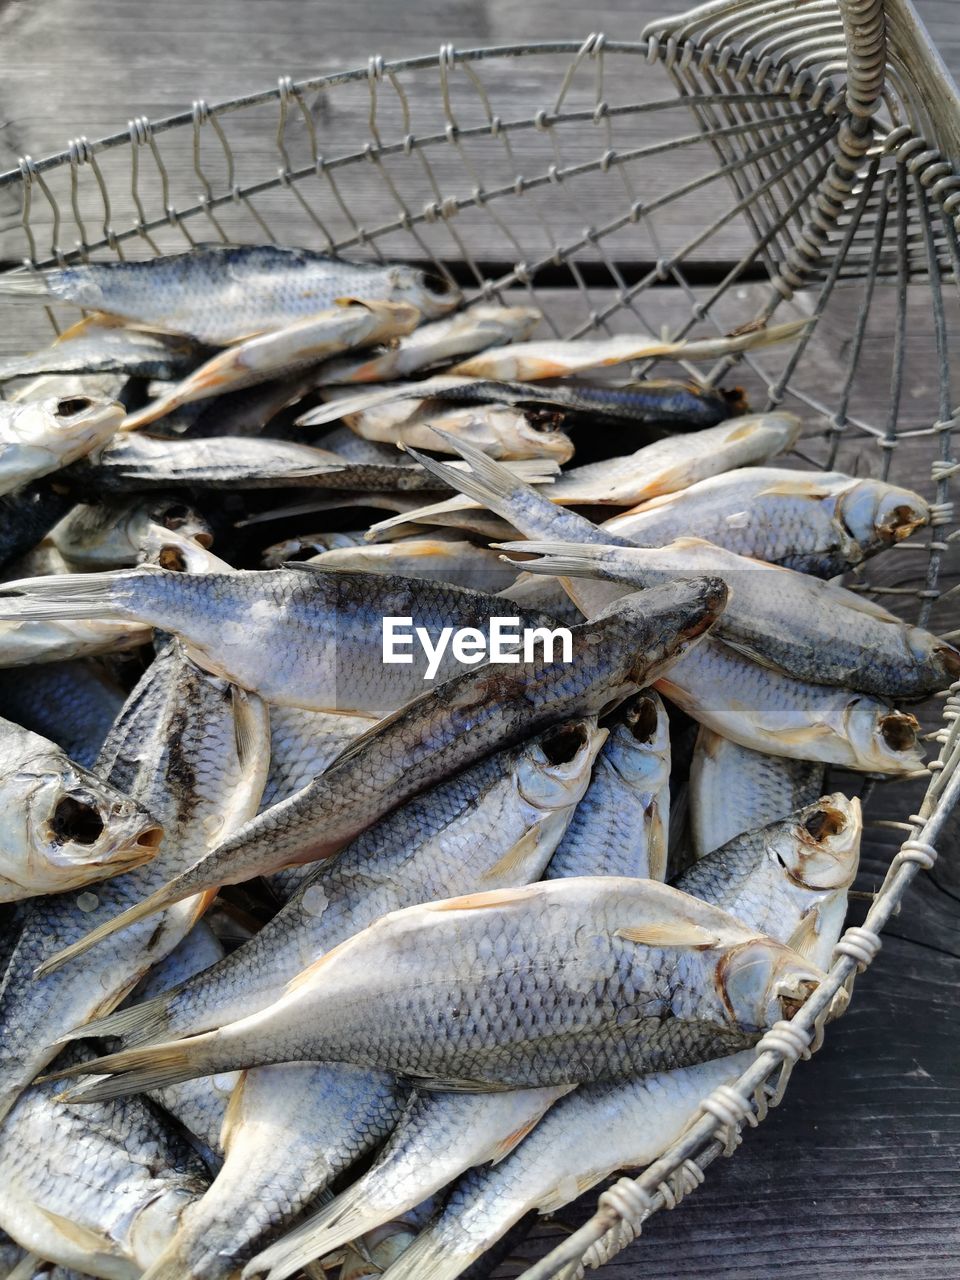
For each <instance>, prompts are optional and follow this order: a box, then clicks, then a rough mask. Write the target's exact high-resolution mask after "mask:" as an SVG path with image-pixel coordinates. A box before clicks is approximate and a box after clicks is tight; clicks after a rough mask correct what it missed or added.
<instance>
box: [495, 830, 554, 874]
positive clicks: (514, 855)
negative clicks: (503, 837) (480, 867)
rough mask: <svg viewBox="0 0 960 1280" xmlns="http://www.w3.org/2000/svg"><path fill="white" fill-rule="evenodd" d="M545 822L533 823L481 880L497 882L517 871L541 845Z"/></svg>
mask: <svg viewBox="0 0 960 1280" xmlns="http://www.w3.org/2000/svg"><path fill="white" fill-rule="evenodd" d="M547 821H548V819H543V820H541V821H540V822H535V823H534V824H533V826H532V827H531V828H530V829H529V830H528V831H525V832H524V833H523V835H522V836H521V837H520V839H519V840H517V841H515V842H514V843H513V844H512V845H511V846H510V848H509V849H508V850H507V851H506V853H505V854H504V855H503V857H502V858H500V859H498V861H497V862H495V863H494V865H493V866H492V867H490V868H489V869H488V870H487V871H486V872H484V874H483V876H482V877H481V878H482V879H483V880H499V879H500V878H501V877H502V876H508V875H510V874H511V872H515V871H517V870H519V868H521V867H522V866H523V864H524V863H525V862H526V860H527V858H528V857H529V856H530V854H531V853H533V851H534V850H535V849H536V848H537V846H538V845H539V844H540V843H541V841H542V839H543V835H544V828H545V824H546V822H547Z"/></svg>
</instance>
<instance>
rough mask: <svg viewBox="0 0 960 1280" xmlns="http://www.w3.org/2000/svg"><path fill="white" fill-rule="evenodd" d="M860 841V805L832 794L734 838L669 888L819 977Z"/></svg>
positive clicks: (838, 926)
mask: <svg viewBox="0 0 960 1280" xmlns="http://www.w3.org/2000/svg"><path fill="white" fill-rule="evenodd" d="M862 833H863V821H862V818H861V815H860V801H859V800H857V799H856V798H854V799H853V800H848V799H847V798H846V796H843V795H841V794H840V793H839V792H836V793H835V794H833V795H829V796H822V797H821V798H820V799H819V800H815V801H814V802H813V803H812V804H809V805H806V806H805V807H804V808H802V809H798V810H797V812H796V813H793V814H791V815H790V817H789V818H784V819H781V820H779V821H777V822H772V823H770V824H768V825H767V826H765V827H761V828H760V829H759V830H757V831H747V832H744V833H743V834H742V835H739V836H734V838H733V839H732V840H730V841H728V842H727V843H726V844H725V845H722V846H721V847H720V848H719V849H714V850H713V852H712V853H709V854H707V856H706V857H705V858H701V859H700V860H699V861H698V862H696V863H694V865H693V866H692V867H691V868H690V869H689V870H688V871H685V872H684V873H683V875H681V876H680V877H679V878H678V879H677V880H675V881H674V884H675V886H676V888H678V889H682V890H683V892H684V893H689V894H692V895H693V897H695V898H701V899H703V901H704V902H709V903H711V905H713V906H715V907H722V908H723V910H724V911H729V912H730V914H731V915H732V916H736V918H737V919H738V920H742V921H744V923H745V924H749V925H750V927H751V928H754V929H758V930H759V931H761V932H762V933H765V934H766V935H767V936H768V937H771V938H774V939H775V940H776V941H778V942H783V943H785V944H786V945H787V946H788V947H791V948H792V949H793V950H794V951H796V952H797V953H798V954H799V955H802V956H804V957H805V958H806V959H808V960H810V961H812V963H813V964H815V965H817V966H818V967H819V968H821V969H827V968H829V967H830V962H831V958H832V954H833V949H834V947H835V946H836V944H837V942H838V940H839V938H840V934H841V933H842V931H843V922H844V919H845V917H846V913H847V890H848V889H849V888H850V885H851V884H852V883H853V879H854V876H855V875H856V874H857V866H858V864H859V861H860V837H861V835H862Z"/></svg>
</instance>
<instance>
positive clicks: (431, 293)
mask: <svg viewBox="0 0 960 1280" xmlns="http://www.w3.org/2000/svg"><path fill="white" fill-rule="evenodd" d="M390 301H391V302H410V303H412V304H413V305H414V306H415V307H416V308H417V309H418V310H419V311H420V312H422V314H423V316H424V318H425V319H428V320H434V319H436V318H437V317H438V316H443V315H446V314H447V313H448V312H450V311H456V309H457V307H459V305H460V303H461V301H462V294H461V293H460V290H459V289H458V288H457V287H456V285H454V284H453V282H452V281H451V280H449V279H447V278H446V277H445V276H441V275H439V274H436V273H431V274H429V275H428V274H427V273H426V272H425V271H421V270H420V269H419V268H417V267H407V266H402V265H399V264H398V265H396V266H393V267H391V268H390Z"/></svg>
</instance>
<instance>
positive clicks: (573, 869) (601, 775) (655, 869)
mask: <svg viewBox="0 0 960 1280" xmlns="http://www.w3.org/2000/svg"><path fill="white" fill-rule="evenodd" d="M669 821H670V724H669V721H668V719H667V713H666V709H665V708H664V705H663V703H662V702H661V701H660V699H659V698H658V697H657V695H656V694H655V693H641V694H638V695H637V697H636V698H634V699H632V700H631V702H629V703H628V704H627V706H626V709H625V711H624V714H623V718H622V719H621V720H620V722H619V723H618V724H617V725H616V726H615V727H614V728H613V729H612V730H611V732H610V736H609V737H608V738H607V741H606V742H605V743H604V745H603V746H602V747H601V749H600V754H599V755H598V756H597V761H596V764H595V765H594V770H593V777H592V779H591V781H590V786H589V787H588V788H587V791H586V794H585V795H584V797H583V799H582V800H581V801H580V803H579V804H578V805H577V809H576V812H575V813H574V815H573V819H572V820H571V822H570V825H569V826H568V827H567V830H566V834H565V835H564V837H563V839H562V840H561V841H560V844H559V845H558V847H557V851H556V853H555V854H554V855H553V857H552V858H551V860H550V865H549V867H548V868H547V871H546V877H545V878H546V879H548V880H558V879H561V878H563V877H565V876H608V875H613V876H637V877H639V878H642V879H650V880H664V879H665V878H666V872H667V847H668V842H669Z"/></svg>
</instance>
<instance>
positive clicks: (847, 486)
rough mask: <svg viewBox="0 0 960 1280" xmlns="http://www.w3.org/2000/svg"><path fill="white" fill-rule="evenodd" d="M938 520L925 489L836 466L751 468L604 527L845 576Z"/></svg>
mask: <svg viewBox="0 0 960 1280" xmlns="http://www.w3.org/2000/svg"><path fill="white" fill-rule="evenodd" d="M929 522H930V508H929V506H928V505H927V503H926V502H925V501H924V499H923V498H921V497H920V496H919V494H916V493H913V492H912V491H911V490H910V489H901V488H898V487H897V486H896V485H891V484H887V483H885V482H884V481H882V480H856V479H854V478H853V477H852V476H845V475H842V474H841V473H839V472H835V471H786V470H781V469H778V468H775V467H747V468H744V469H742V470H737V471H728V472H726V473H725V474H723V475H719V476H713V477H712V478H710V479H709V480H701V481H699V482H698V483H697V484H693V485H690V486H689V488H687V489H684V490H682V491H681V492H679V493H674V494H667V495H665V496H663V497H661V498H654V499H652V500H651V501H650V502H646V503H644V504H642V505H641V506H640V507H638V508H637V509H636V510H635V511H628V512H626V513H625V514H624V515H619V516H615V517H614V518H613V519H611V520H607V521H606V522H605V523H604V525H603V528H604V529H608V530H609V531H610V532H611V533H615V534H616V535H617V536H618V537H620V538H627V539H629V540H630V541H631V542H633V543H635V544H637V545H639V546H663V545H664V544H665V543H667V542H672V541H673V540H674V539H675V538H682V537H688V536H694V537H698V538H704V539H706V540H707V541H708V542H713V543H715V544H716V545H717V546H720V547H726V549H727V550H728V551H736V552H737V553H738V554H740V555H744V556H753V557H755V558H756V559H757V560H767V561H769V562H770V563H771V564H780V565H784V566H786V567H787V568H788V569H798V570H799V571H800V572H801V573H810V574H813V575H815V576H816V577H818V578H832V577H835V576H836V575H837V574H839V573H845V572H846V571H847V570H848V569H850V568H852V567H853V566H854V565H857V564H859V563H860V562H861V561H862V560H864V559H865V558H866V557H867V556H871V555H874V554H875V553H876V552H878V551H882V550H883V548H884V547H889V546H892V545H894V544H895V543H898V542H902V541H903V539H904V538H907V537H909V536H910V534H911V533H913V532H914V531H915V530H916V529H919V528H920V527H921V526H922V525H925V524H929Z"/></svg>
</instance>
